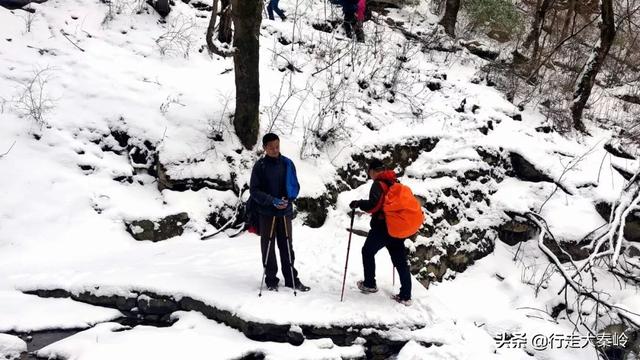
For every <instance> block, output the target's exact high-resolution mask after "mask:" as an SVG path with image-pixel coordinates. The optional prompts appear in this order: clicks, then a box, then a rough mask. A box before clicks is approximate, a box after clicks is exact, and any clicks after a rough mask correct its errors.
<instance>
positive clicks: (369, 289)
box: [356, 280, 378, 294]
mask: <svg viewBox="0 0 640 360" xmlns="http://www.w3.org/2000/svg"><path fill="white" fill-rule="evenodd" d="M356 285H357V286H358V289H360V291H362V292H363V293H367V294H372V293H375V292H378V288H377V287H368V286H364V281H362V280H358V282H357V283H356Z"/></svg>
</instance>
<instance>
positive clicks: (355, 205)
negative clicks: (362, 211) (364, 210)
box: [349, 200, 360, 209]
mask: <svg viewBox="0 0 640 360" xmlns="http://www.w3.org/2000/svg"><path fill="white" fill-rule="evenodd" d="M359 207H360V200H353V201H352V202H350V203H349V208H351V209H356V208H359Z"/></svg>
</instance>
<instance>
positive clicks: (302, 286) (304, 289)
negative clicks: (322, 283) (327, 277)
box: [287, 282, 311, 292]
mask: <svg viewBox="0 0 640 360" xmlns="http://www.w3.org/2000/svg"><path fill="white" fill-rule="evenodd" d="M287 287H288V288H290V287H291V286H289V285H287ZM296 290H298V291H300V292H307V291H309V290H311V288H310V287H308V286H306V285H305V284H303V283H301V282H298V283H296Z"/></svg>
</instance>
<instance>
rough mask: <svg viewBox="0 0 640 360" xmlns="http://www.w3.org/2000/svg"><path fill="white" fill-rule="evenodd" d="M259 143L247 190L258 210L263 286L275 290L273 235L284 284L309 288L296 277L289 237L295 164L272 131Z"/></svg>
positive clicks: (296, 185) (295, 186) (295, 189)
mask: <svg viewBox="0 0 640 360" xmlns="http://www.w3.org/2000/svg"><path fill="white" fill-rule="evenodd" d="M262 146H263V148H264V151H265V156H263V157H262V158H260V159H259V160H258V161H257V162H256V164H255V165H254V166H253V171H252V172H251V182H250V186H249V191H250V193H251V199H252V201H253V202H254V205H255V206H256V210H257V212H258V213H259V231H260V244H261V249H262V264H263V265H265V264H266V265H265V283H266V285H267V289H269V290H271V291H277V290H278V282H279V279H278V277H277V273H278V264H277V262H276V253H275V246H274V245H273V241H274V237H275V240H276V241H275V242H276V243H277V245H278V250H279V252H280V265H281V266H282V276H283V277H284V285H285V286H286V287H290V288H294V287H295V289H296V290H299V291H309V290H310V288H309V287H308V286H305V285H304V284H302V283H301V282H300V279H299V278H298V271H297V270H296V269H295V266H294V262H295V255H294V252H293V242H292V240H291V233H292V231H291V230H292V229H291V218H292V215H293V206H292V202H293V200H294V199H295V198H296V197H297V196H298V192H299V191H300V184H299V183H298V178H297V175H296V167H295V165H294V164H293V161H291V160H290V159H289V158H287V157H285V156H283V155H282V154H280V138H278V135H276V134H273V133H268V134H266V135H264V137H263V138H262ZM270 243H271V244H270Z"/></svg>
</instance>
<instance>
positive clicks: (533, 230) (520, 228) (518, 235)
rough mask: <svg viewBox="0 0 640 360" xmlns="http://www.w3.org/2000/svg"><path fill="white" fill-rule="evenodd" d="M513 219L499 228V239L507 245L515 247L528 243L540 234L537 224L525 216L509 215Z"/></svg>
mask: <svg viewBox="0 0 640 360" xmlns="http://www.w3.org/2000/svg"><path fill="white" fill-rule="evenodd" d="M507 215H508V216H509V217H510V218H511V219H510V220H509V221H506V222H504V223H502V224H501V225H500V226H499V227H498V237H499V238H500V240H502V242H504V243H505V244H507V245H510V246H514V245H516V244H518V243H520V242H523V241H527V240H529V239H531V238H533V237H535V236H537V235H538V234H539V233H540V230H539V229H538V228H537V226H536V224H535V223H533V222H532V221H531V220H529V219H527V218H526V217H524V216H521V215H519V214H515V213H508V214H507Z"/></svg>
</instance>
